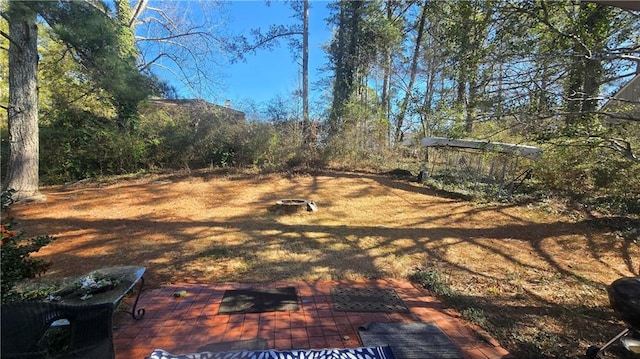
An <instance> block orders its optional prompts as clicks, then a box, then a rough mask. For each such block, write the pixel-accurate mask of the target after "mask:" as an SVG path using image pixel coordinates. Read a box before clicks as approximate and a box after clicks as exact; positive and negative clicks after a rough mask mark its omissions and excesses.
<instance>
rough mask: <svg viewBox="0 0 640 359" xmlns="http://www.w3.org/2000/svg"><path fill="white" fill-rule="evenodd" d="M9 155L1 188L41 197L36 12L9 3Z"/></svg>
mask: <svg viewBox="0 0 640 359" xmlns="http://www.w3.org/2000/svg"><path fill="white" fill-rule="evenodd" d="M8 6H9V11H8V14H7V15H8V17H9V37H10V42H9V106H8V107H9V108H8V111H7V113H8V123H9V158H8V161H7V174H6V178H5V181H4V184H3V187H2V188H3V190H7V189H13V190H15V191H16V193H15V194H14V196H13V198H14V199H16V200H44V196H42V195H41V194H40V192H39V191H38V182H39V177H38V170H39V156H40V153H39V145H40V144H39V133H38V88H37V73H38V27H37V26H36V13H35V12H34V11H32V10H30V9H29V8H28V7H27V6H26V5H24V4H22V3H20V2H11V3H10V4H9V5H8Z"/></svg>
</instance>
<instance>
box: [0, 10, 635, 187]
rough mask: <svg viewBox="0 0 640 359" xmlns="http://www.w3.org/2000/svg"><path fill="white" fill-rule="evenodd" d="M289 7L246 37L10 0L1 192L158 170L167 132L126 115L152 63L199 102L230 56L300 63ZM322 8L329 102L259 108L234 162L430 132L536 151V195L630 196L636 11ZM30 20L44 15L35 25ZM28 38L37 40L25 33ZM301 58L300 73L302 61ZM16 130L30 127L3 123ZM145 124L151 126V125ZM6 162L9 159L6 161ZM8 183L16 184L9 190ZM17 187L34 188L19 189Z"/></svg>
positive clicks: (354, 160) (166, 18) (351, 152)
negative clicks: (269, 52)
mask: <svg viewBox="0 0 640 359" xmlns="http://www.w3.org/2000/svg"><path fill="white" fill-rule="evenodd" d="M291 3H292V5H293V6H292V8H293V11H294V13H295V14H297V16H298V18H299V19H300V21H301V23H300V26H296V27H282V26H278V24H274V26H273V27H272V28H271V29H270V30H268V31H267V32H260V31H255V32H254V35H255V36H254V38H253V41H251V40H246V42H244V43H243V42H238V41H232V40H237V39H238V38H230V37H228V38H226V39H225V38H224V37H222V36H218V35H217V34H218V33H219V31H217V30H214V29H212V28H211V27H210V26H209V24H207V23H204V22H203V23H190V22H189V21H187V20H185V19H186V17H185V16H178V12H176V11H174V10H173V9H171V8H163V9H160V8H154V7H153V6H151V5H150V4H149V3H148V2H147V1H146V0H138V1H136V2H129V1H128V0H117V1H114V2H112V3H102V2H94V1H85V2H78V1H74V2H67V1H57V2H50V1H47V2H20V1H9V2H6V3H4V4H3V5H2V6H3V9H2V12H3V19H4V21H3V23H2V33H1V35H2V36H3V37H4V40H5V41H3V46H2V47H3V52H5V54H4V55H3V56H7V55H8V62H7V63H3V64H5V66H3V69H2V71H3V78H8V79H10V81H9V82H8V83H5V82H4V81H3V84H2V86H3V88H4V89H5V90H6V92H5V91H3V96H4V94H5V93H8V94H9V96H7V97H8V98H3V99H2V105H3V106H4V107H6V109H7V112H8V118H9V141H8V143H9V146H8V147H9V150H10V152H9V154H10V155H9V156H8V162H7V169H6V171H7V172H6V176H5V180H4V182H3V187H4V188H7V187H12V188H21V189H20V190H21V191H22V192H23V194H24V195H25V196H28V195H32V194H34V193H37V184H38V180H37V170H36V173H35V174H34V172H33V169H34V168H36V169H37V168H41V172H42V168H43V167H49V168H50V170H51V171H53V172H55V169H60V168H63V167H64V168H84V169H83V170H79V171H75V172H73V171H72V172H73V174H71V173H67V174H65V172H64V171H58V172H57V174H56V175H55V176H51V178H55V180H60V181H62V180H72V179H78V177H82V176H92V175H98V174H108V173H112V172H113V173H117V172H122V171H134V170H136V169H141V168H142V169H144V168H149V167H152V166H150V163H152V162H151V161H150V160H148V158H149V156H150V153H152V152H153V151H155V150H153V148H155V149H156V150H157V142H158V141H169V139H168V137H161V138H160V137H157V136H156V137H153V136H151V132H153V133H155V134H156V135H157V133H165V134H167V133H169V132H167V131H165V130H163V129H160V128H159V126H160V125H158V123H165V124H166V123H167V122H166V121H164V122H163V121H155V119H154V118H153V116H150V115H149V113H146V114H145V115H144V116H141V115H140V111H138V104H139V103H140V102H141V101H142V100H143V99H145V98H148V97H149V96H150V95H152V94H153V95H155V96H160V97H175V91H174V90H173V89H172V88H171V87H170V86H168V85H167V84H166V83H165V82H163V81H161V80H159V79H158V78H157V77H156V76H155V75H154V72H153V68H154V66H164V67H165V68H168V69H169V70H170V71H171V72H173V73H174V74H175V75H176V78H178V79H180V80H181V81H183V82H184V84H185V86H188V87H190V88H193V89H197V90H198V91H200V93H207V91H211V88H210V87H208V84H211V83H213V82H215V81H214V80H215V79H212V78H211V75H210V74H211V73H212V72H211V71H209V69H208V68H207V66H209V65H210V64H211V63H212V60H215V59H219V58H221V56H220V54H222V53H223V52H225V51H227V52H234V51H235V52H236V53H238V52H242V50H247V49H252V48H253V49H258V48H260V46H265V45H266V44H268V43H269V41H271V40H272V39H276V38H278V37H284V36H296V37H295V39H296V41H293V42H292V46H293V50H294V52H295V53H296V54H298V56H299V58H300V59H305V58H306V56H308V52H309V49H308V41H307V40H306V39H307V36H308V16H309V11H308V5H309V3H308V2H307V1H292V2H291ZM162 4H164V5H166V3H162ZM311 5H312V9H313V6H322V5H319V4H314V3H312V4H311ZM328 6H330V7H331V14H332V15H331V17H330V18H329V19H328V22H329V25H330V26H332V27H333V29H334V35H333V37H332V39H331V40H330V42H329V43H328V44H327V45H326V47H325V49H324V51H325V52H326V56H327V59H328V69H329V71H328V78H327V82H326V83H329V84H330V89H331V91H330V96H329V99H328V102H327V105H326V107H325V108H319V109H316V111H315V112H317V113H324V114H325V115H324V116H322V118H320V119H319V120H318V122H317V123H316V125H317V126H313V125H312V124H311V122H310V119H309V114H308V113H309V104H308V96H309V91H308V88H307V89H305V88H303V89H302V91H301V92H300V95H301V96H302V98H303V101H302V103H303V104H304V108H303V111H302V113H300V112H295V111H294V113H293V114H289V115H285V116H278V118H275V117H273V116H272V115H274V114H277V113H278V111H273V108H271V109H270V110H268V111H265V113H264V116H263V119H262V120H263V121H261V123H260V124H257V123H252V122H251V121H249V122H247V123H246V124H244V125H242V126H240V127H242V128H241V129H239V128H238V125H237V124H235V125H233V126H235V127H234V128H235V129H236V130H237V131H238V132H237V134H236V135H234V136H235V137H234V136H231V137H234V138H240V137H241V134H246V133H250V132H251V131H254V130H255V128H257V127H260V128H262V129H263V130H261V133H262V134H271V137H270V138H269V139H268V140H267V141H265V139H264V138H262V137H261V139H260V141H261V143H262V144H264V143H270V144H271V145H270V146H266V147H265V146H256V145H255V143H252V144H251V146H250V147H251V148H252V150H251V151H244V150H243V147H242V146H249V144H248V143H249V142H252V141H251V139H246V140H245V141H244V142H242V143H238V144H236V145H234V146H236V147H237V148H234V149H233V150H232V151H231V152H232V153H240V152H242V153H255V156H256V159H255V160H248V159H246V158H245V159H244V160H242V161H240V162H241V163H242V164H249V165H256V164H257V165H263V164H265V163H269V165H270V166H274V165H276V164H275V163H274V161H275V162H278V161H280V162H286V161H287V160H289V161H291V160H292V159H297V160H296V161H303V162H304V159H300V156H303V157H304V156H311V157H313V158H314V161H315V160H317V159H318V158H320V159H322V160H323V162H325V163H348V164H349V165H358V164H361V165H363V166H371V165H375V164H377V165H379V166H384V163H382V162H383V161H386V160H387V159H388V158H390V157H389V154H393V153H398V151H399V150H400V149H401V147H403V146H404V145H406V144H407V143H408V142H409V141H410V140H412V139H416V138H420V137H424V136H445V137H452V138H476V139H487V140H492V141H507V142H515V143H530V144H533V143H539V144H542V145H543V146H545V150H546V152H545V159H544V161H543V162H542V163H543V164H542V165H541V166H540V167H541V168H540V171H537V172H536V173H538V176H539V179H540V180H541V181H542V183H543V185H544V186H547V187H549V188H550V189H554V190H563V191H568V192H572V191H574V192H575V191H577V190H578V189H579V188H584V190H586V189H587V188H588V189H593V188H594V186H596V187H598V188H617V190H616V191H617V192H616V193H615V196H616V198H621V197H625V196H627V197H629V196H630V197H631V198H636V199H637V198H638V196H640V194H639V193H640V157H639V156H638V154H637V146H638V145H639V144H640V128H639V127H640V115H639V111H638V104H637V103H635V104H634V103H632V102H630V101H629V100H628V99H620V101H610V100H611V96H612V95H614V94H615V93H616V91H617V90H619V89H620V88H621V87H622V86H623V85H624V84H625V83H627V82H628V81H630V80H631V79H632V78H633V77H634V76H636V75H637V74H638V69H639V68H640V17H639V15H638V12H637V11H629V10H625V9H620V8H616V7H611V6H607V5H602V4H598V3H596V2H586V1H582V2H580V1H543V0H531V1H497V0H465V1H428V0H405V1H340V2H332V3H330V4H329V5H328ZM311 16H313V11H312V12H311ZM205 18H206V16H205ZM37 19H42V20H43V22H42V23H39V24H38V25H37V27H36V22H37ZM37 30H39V33H40V34H42V36H41V37H40V40H36V38H35V36H34V35H35V34H36V33H37ZM297 36H300V37H297ZM298 39H299V40H301V41H297V40H298ZM36 41H38V42H36ZM234 42H235V44H234V45H232V43H234ZM238 44H241V45H243V46H244V47H241V48H238ZM34 46H37V47H34ZM305 54H306V55H305ZM313 56H318V54H314V55H313ZM34 59H35V61H34ZM37 59H39V67H37V71H38V77H37V81H38V82H37V86H38V88H39V100H37V102H36V104H37V106H35V108H36V109H37V108H38V107H39V108H40V113H38V112H35V113H34V112H33V111H25V110H24V109H27V108H32V107H33V106H32V107H28V106H27V105H23V104H19V103H18V102H20V101H25V100H24V99H22V96H25V95H26V94H30V93H33V91H35V82H34V81H35V79H36V76H35V73H34V71H35V69H36V68H35V67H33V66H37V65H38V61H37ZM248 61H250V58H249V59H248ZM302 62H303V64H306V65H307V66H306V68H304V69H303V74H305V76H306V74H307V72H308V62H305V61H302ZM205 63H206V64H209V65H205ZM27 64H29V65H30V66H31V68H28V67H27ZM213 65H214V66H215V61H213ZM16 69H21V70H25V71H26V70H29V71H30V75H29V76H28V77H29V78H28V79H19V78H16V79H15V81H19V82H20V83H21V84H22V85H20V84H17V85H16V84H13V83H12V82H11V79H12V78H13V77H12V76H11V72H12V71H13V73H16V72H17V70H16ZM303 82H304V83H305V84H307V83H308V80H305V81H303ZM27 84H29V85H28V86H27V87H20V86H26V85H27ZM7 85H8V88H7ZM306 86H308V85H306ZM311 86H312V87H313V86H314V85H313V84H312V85H311ZM12 88H13V89H17V88H23V90H20V91H17V90H12ZM12 96H14V97H12ZM16 96H17V97H16ZM32 96H33V95H32ZM608 100H609V101H610V104H609V105H607V106H604V107H603V105H604V104H605V102H606V101H608ZM25 106H27V107H25ZM266 107H269V106H266ZM18 109H19V110H18ZM298 114H299V115H298ZM24 116H30V117H24ZM34 116H35V117H34ZM34 118H35V120H34ZM283 118H284V120H283ZM34 121H35V124H36V126H35V127H34V126H33V124H34ZM145 121H148V122H145ZM154 121H155V122H154ZM38 122H39V125H40V129H41V130H42V132H41V133H40V135H38V126H37V124H38ZM174 122H180V121H177V120H176V121H174ZM26 123H29V124H31V127H28V128H26V127H25V128H24V129H20V130H14V129H12V126H14V127H15V125H16V124H26ZM154 123H156V128H155V129H154V130H153V131H151V130H149V128H150V126H152V125H153V124H154ZM141 124H142V125H141ZM298 124H301V125H298ZM221 126H225V124H221ZM265 126H270V127H269V131H264V128H265ZM230 127H232V126H230ZM143 129H144V130H143ZM163 131H164V132H163ZM193 131H194V132H193V134H192V135H193V136H195V133H196V132H195V131H196V130H195V129H194V130H193ZM282 131H285V132H282ZM316 131H317V132H316ZM178 132H180V131H178ZM176 133H177V132H176ZM16 136H17V137H16ZM34 136H35V138H38V137H40V138H41V139H42V140H41V141H42V145H41V146H40V147H41V150H40V151H41V152H40V156H47V154H56V156H55V159H53V158H48V160H47V161H48V163H47V164H41V165H38V164H37V162H34V161H37V159H38V158H39V156H38V152H37V149H36V150H34V148H33V141H26V142H25V143H22V144H21V146H27V147H15V148H14V147H13V146H16V143H18V142H19V141H17V138H32V139H33V138H34ZM167 136H168V135H167ZM239 136H240V137H239ZM292 138H295V139H293V140H292ZM209 140H211V141H218V140H216V139H214V138H210V139H209ZM279 141H286V142H287V146H285V147H283V146H280V145H279V144H280V143H282V142H279ZM175 143H180V141H176V142H175ZM29 144H30V146H31V147H28V146H29ZM154 146H156V147H154ZM214 147H215V146H214ZM207 148H208V151H212V149H211V147H207ZM222 148H223V146H222V145H221V146H220V148H219V149H217V150H216V151H218V150H221V149H222ZM275 148H278V149H279V152H278V154H277V155H276V154H275V152H273V151H274V149H275ZM283 148H286V149H288V151H289V155H288V156H287V155H286V154H283V153H282V149H283ZM45 151H46V154H45ZM26 153H35V156H25V155H24V154H26ZM5 154H6V153H5V151H3V156H4V155H5ZM11 154H13V155H11ZM16 154H20V155H21V156H16V157H18V158H14V157H12V156H15V155H16ZM83 154H86V156H83ZM89 154H91V155H90V156H89ZM199 156H200V157H201V158H202V159H203V160H202V161H200V160H198V161H196V163H206V160H205V158H210V153H209V154H205V153H203V154H201V155H199ZM207 156H209V157H207ZM101 157H103V158H105V161H107V159H108V161H107V162H109V163H111V164H110V165H109V166H107V167H105V166H104V165H103V166H102V167H101V169H100V170H97V169H96V167H97V165H94V163H90V164H87V163H84V162H86V161H85V160H86V159H87V158H91V159H92V160H91V161H93V162H95V161H98V159H99V158H101ZM267 158H268V159H269V160H265V159H267ZM294 162H295V161H294ZM64 163H66V165H63V164H64ZM165 165H166V166H168V167H169V166H175V164H171V165H169V164H163V163H158V161H157V159H154V162H153V166H160V167H162V166H165ZM191 165H193V163H192V164H191ZM34 166H35V167H34ZM65 166H66V167H65ZM29 169H30V170H31V172H29ZM15 173H20V174H22V175H25V176H27V178H28V179H24V178H22V179H19V180H16V179H15V176H16V175H15ZM34 176H35V177H34ZM65 176H70V177H72V178H65ZM34 178H35V188H34ZM577 179H579V180H577ZM24 183H28V184H29V185H28V186H25V187H16V184H24ZM567 187H571V188H567Z"/></svg>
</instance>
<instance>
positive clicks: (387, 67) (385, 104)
mask: <svg viewBox="0 0 640 359" xmlns="http://www.w3.org/2000/svg"><path fill="white" fill-rule="evenodd" d="M386 10H387V21H388V22H389V23H391V21H392V20H393V8H392V1H387V3H386ZM383 56H384V58H383V61H384V63H383V65H382V68H383V72H384V74H383V75H382V77H383V78H382V99H381V100H382V111H383V112H384V118H385V120H386V123H387V126H388V130H387V133H388V135H387V136H388V143H389V144H391V96H390V94H389V92H390V89H391V46H386V47H385V48H384V54H383Z"/></svg>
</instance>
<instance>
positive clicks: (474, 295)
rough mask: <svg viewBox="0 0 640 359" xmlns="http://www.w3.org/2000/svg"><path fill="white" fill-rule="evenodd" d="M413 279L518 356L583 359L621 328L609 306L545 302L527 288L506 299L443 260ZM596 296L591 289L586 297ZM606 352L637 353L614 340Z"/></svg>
mask: <svg viewBox="0 0 640 359" xmlns="http://www.w3.org/2000/svg"><path fill="white" fill-rule="evenodd" d="M409 279H410V280H411V281H412V282H414V283H416V284H417V285H419V286H421V287H423V288H425V289H427V290H428V291H429V292H430V293H431V294H432V295H434V296H436V297H438V298H439V299H441V300H443V301H444V302H445V303H446V304H447V305H449V306H451V307H452V308H453V309H455V310H456V311H458V312H459V313H460V315H461V317H462V318H463V319H465V320H466V321H468V322H471V323H474V324H476V325H478V326H479V327H481V328H482V329H484V330H486V331H487V332H488V333H489V334H490V335H491V336H492V337H493V338H495V339H496V340H498V341H499V342H500V343H501V345H502V346H503V347H505V348H506V349H507V350H508V351H509V352H510V353H511V354H512V355H514V356H515V357H516V358H522V359H540V358H580V357H582V355H583V354H584V353H585V351H586V349H587V348H588V346H589V344H594V345H602V344H603V343H604V341H606V340H608V339H610V337H611V336H613V335H615V334H617V332H618V331H619V330H620V329H621V326H620V324H619V323H616V322H612V321H611V318H612V317H613V313H612V311H611V310H609V309H608V308H602V307H598V306H588V305H582V306H576V307H569V306H567V305H565V304H561V303H552V302H548V301H544V302H543V303H544V304H543V305H541V304H540V299H541V298H532V297H530V296H529V295H527V293H526V291H520V292H519V294H516V295H514V296H513V297H511V298H508V299H507V300H506V301H505V298H503V297H501V296H500V295H499V294H498V293H494V292H493V291H492V290H491V289H492V288H491V286H490V285H486V284H485V285H482V284H478V282H477V281H475V280H474V277H473V276H471V277H469V276H467V275H465V274H464V273H461V272H458V271H456V269H454V268H448V267H446V265H444V264H441V263H436V262H430V263H426V264H425V266H424V267H423V268H418V269H416V270H415V271H414V272H413V273H412V274H411V275H410V277H409ZM512 279H513V280H514V282H515V281H517V280H522V279H523V278H515V277H514V278H512ZM528 280H532V279H528ZM533 280H537V279H533ZM563 280H564V281H567V282H568V281H569V280H567V278H562V276H558V277H557V279H556V281H557V282H558V283H560V282H562V281H563ZM507 281H508V280H507ZM470 283H472V284H470ZM556 284H557V283H556ZM470 287H473V289H469V288H470ZM460 288H466V289H464V290H463V289H460ZM593 295H594V294H593V293H589V294H587V293H586V292H585V296H593ZM586 328H589V329H586ZM604 338H606V339H604ZM579 343H586V344H582V345H581V344H579ZM605 357H606V358H613V357H615V358H625V359H631V358H633V354H631V353H630V352H628V351H626V350H625V349H624V348H622V347H621V346H620V345H614V346H613V347H612V348H610V349H609V350H608V351H607V353H606V356H605Z"/></svg>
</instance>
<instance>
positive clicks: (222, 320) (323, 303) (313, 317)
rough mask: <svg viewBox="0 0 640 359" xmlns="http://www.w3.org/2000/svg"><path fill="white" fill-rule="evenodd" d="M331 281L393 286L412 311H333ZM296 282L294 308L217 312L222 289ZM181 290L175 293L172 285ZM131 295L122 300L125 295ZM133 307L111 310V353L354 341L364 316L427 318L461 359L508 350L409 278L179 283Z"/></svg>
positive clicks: (125, 357) (122, 357)
mask: <svg viewBox="0 0 640 359" xmlns="http://www.w3.org/2000/svg"><path fill="white" fill-rule="evenodd" d="M337 285H341V286H344V285H348V286H351V287H354V288H385V289H394V290H395V291H396V292H397V293H398V295H399V296H400V297H401V298H402V299H403V301H404V302H405V304H406V305H407V306H408V307H409V309H410V313H390V314H387V313H361V312H337V311H334V310H333V308H332V304H331V296H330V290H331V288H333V287H335V286H337ZM267 286H268V287H269V288H274V287H284V286H295V287H296V288H297V291H298V296H299V299H300V303H299V304H300V308H299V310H297V311H290V312H268V313H255V314H254V313H251V314H217V313H218V308H219V307H220V302H221V301H222V296H223V294H224V292H225V291H226V290H228V289H257V288H266V287H267ZM183 290H184V291H186V292H187V296H186V297H175V296H174V295H173V294H174V293H176V292H178V291H183ZM130 301H131V298H129V299H128V302H130ZM138 308H144V309H145V310H146V314H145V315H144V317H143V318H142V319H141V320H134V319H132V318H131V317H130V316H129V315H127V314H126V313H117V314H116V317H115V323H116V327H115V328H114V340H115V349H116V358H118V359H130V358H141V359H142V358H145V357H146V356H148V355H149V354H150V353H151V352H152V351H153V350H154V349H156V348H159V349H164V350H166V351H168V352H172V353H174V354H184V353H193V352H197V351H198V348H199V347H201V346H204V345H206V344H211V343H221V342H229V341H236V340H245V339H255V338H263V339H266V340H267V341H268V346H269V348H271V349H278V350H285V349H312V348H314V349H320V348H347V347H359V346H362V343H361V342H360V341H359V337H358V327H359V326H361V325H363V324H365V323H368V322H374V321H376V322H432V323H435V324H436V325H437V326H438V327H439V328H440V329H441V330H442V331H443V332H444V333H445V334H446V335H447V336H448V337H449V338H450V339H451V341H452V342H453V343H455V344H456V345H457V346H458V347H459V348H460V350H461V351H462V352H463V353H464V354H465V356H466V357H467V358H474V359H475V358H478V359H480V358H483V359H484V358H490V359H497V358H505V357H511V356H510V355H509V353H508V352H507V351H506V350H505V349H503V348H502V347H501V346H500V345H499V343H497V342H496V341H495V340H493V339H492V338H490V337H489V336H488V335H487V334H486V333H483V332H482V331H481V330H480V329H478V328H476V327H475V326H473V325H470V324H468V323H464V322H463V321H462V320H461V319H460V318H459V315H457V313H456V312H454V311H452V310H448V309H447V308H446V306H445V305H443V304H442V302H440V301H438V300H437V299H436V298H434V297H432V296H429V295H428V293H427V292H426V291H424V290H422V289H419V288H416V287H414V286H413V285H412V284H411V283H409V282H407V281H401V280H395V279H383V280H371V281H337V282H333V281H321V282H279V283H270V284H268V285H267V284H264V283H261V284H246V283H223V284H184V285H171V286H165V287H161V288H158V289H147V290H144V291H143V293H142V296H141V297H140V301H139V303H138Z"/></svg>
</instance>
